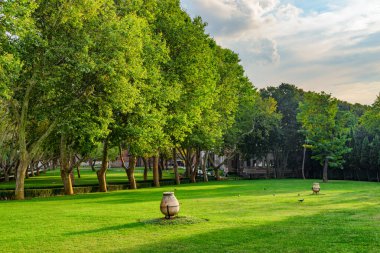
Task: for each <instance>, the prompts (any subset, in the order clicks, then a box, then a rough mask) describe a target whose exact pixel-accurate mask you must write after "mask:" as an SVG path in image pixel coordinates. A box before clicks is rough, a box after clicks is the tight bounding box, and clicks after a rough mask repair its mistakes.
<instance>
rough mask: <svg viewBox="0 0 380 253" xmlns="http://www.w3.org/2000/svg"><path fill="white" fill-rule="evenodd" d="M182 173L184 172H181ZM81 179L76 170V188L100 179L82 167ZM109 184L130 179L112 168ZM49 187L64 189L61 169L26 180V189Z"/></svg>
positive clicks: (168, 174) (139, 172)
mask: <svg viewBox="0 0 380 253" xmlns="http://www.w3.org/2000/svg"><path fill="white" fill-rule="evenodd" d="M181 172H182V170H181ZM143 173H144V169H143V168H137V169H136V172H135V177H136V180H143V178H144V177H143ZM80 174H81V178H78V177H77V172H76V170H75V171H74V176H75V186H80V185H96V184H98V179H97V177H96V172H94V171H91V169H90V167H82V168H81V169H80ZM162 175H163V178H164V179H165V178H174V173H173V171H172V170H169V171H166V170H164V171H163V174H162ZM152 178H153V172H152V171H149V172H148V179H150V180H152ZM107 182H108V183H111V184H112V183H127V182H128V178H127V175H126V173H125V170H124V169H123V168H111V169H109V170H108V171H107ZM49 186H61V187H63V184H62V180H61V176H60V171H59V169H56V170H50V171H47V172H46V174H43V173H41V175H40V176H38V177H30V178H28V179H25V188H38V187H49ZM14 188H15V181H10V182H1V183H0V190H1V189H14Z"/></svg>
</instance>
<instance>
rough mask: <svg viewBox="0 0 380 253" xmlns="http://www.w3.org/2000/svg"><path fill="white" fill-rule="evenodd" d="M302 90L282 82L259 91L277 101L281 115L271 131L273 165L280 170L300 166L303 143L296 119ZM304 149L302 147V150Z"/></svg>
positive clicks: (299, 126)
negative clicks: (274, 128) (276, 126)
mask: <svg viewBox="0 0 380 253" xmlns="http://www.w3.org/2000/svg"><path fill="white" fill-rule="evenodd" d="M303 93H304V92H303V90H300V89H298V88H297V87H296V86H294V85H291V84H285V83H282V84H281V85H280V86H278V87H268V88H265V89H262V90H261V91H260V94H261V96H263V97H264V98H269V97H271V98H273V99H275V100H276V101H277V112H278V113H280V114H281V115H282V118H281V122H280V127H278V128H277V129H276V130H275V131H273V132H272V135H271V136H270V138H271V143H273V145H272V146H271V151H272V153H273V155H274V160H275V164H276V165H275V167H279V169H280V168H281V170H280V171H279V174H280V175H279V176H281V174H282V173H281V172H283V171H284V170H286V169H288V167H293V169H298V168H299V167H300V159H299V156H300V153H301V148H302V147H304V146H305V145H304V144H305V140H304V136H303V135H302V133H301V132H300V130H301V124H300V123H299V122H298V121H297V111H298V105H299V103H300V102H301V101H302V96H303ZM305 151H306V149H305V148H304V152H305Z"/></svg>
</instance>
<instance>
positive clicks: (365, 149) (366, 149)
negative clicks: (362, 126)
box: [360, 136, 370, 169]
mask: <svg viewBox="0 0 380 253" xmlns="http://www.w3.org/2000/svg"><path fill="white" fill-rule="evenodd" d="M369 166H370V145H369V141H368V137H367V136H366V137H365V138H364V140H363V142H362V147H361V149H360V167H361V168H363V169H368V168H369Z"/></svg>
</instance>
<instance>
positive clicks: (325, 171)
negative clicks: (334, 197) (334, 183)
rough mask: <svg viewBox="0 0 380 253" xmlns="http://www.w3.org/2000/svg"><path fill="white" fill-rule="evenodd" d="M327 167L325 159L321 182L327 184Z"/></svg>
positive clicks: (327, 161) (327, 163)
mask: <svg viewBox="0 0 380 253" xmlns="http://www.w3.org/2000/svg"><path fill="white" fill-rule="evenodd" d="M328 166H329V159H328V158H326V159H325V163H324V165H323V182H324V183H327V182H328V179H327V169H328Z"/></svg>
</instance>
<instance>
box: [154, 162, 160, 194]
mask: <svg viewBox="0 0 380 253" xmlns="http://www.w3.org/2000/svg"><path fill="white" fill-rule="evenodd" d="M153 185H154V186H155V187H160V178H159V175H158V157H157V156H153Z"/></svg>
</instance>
